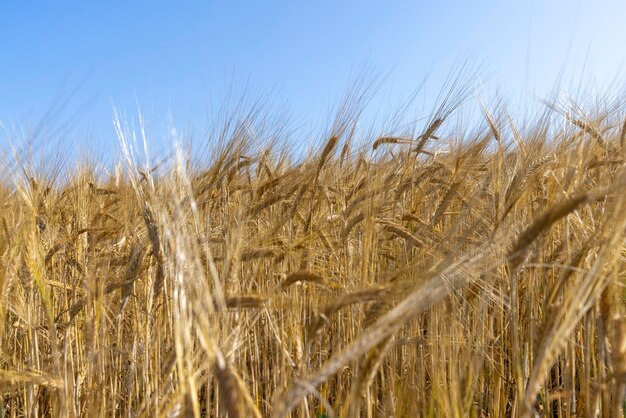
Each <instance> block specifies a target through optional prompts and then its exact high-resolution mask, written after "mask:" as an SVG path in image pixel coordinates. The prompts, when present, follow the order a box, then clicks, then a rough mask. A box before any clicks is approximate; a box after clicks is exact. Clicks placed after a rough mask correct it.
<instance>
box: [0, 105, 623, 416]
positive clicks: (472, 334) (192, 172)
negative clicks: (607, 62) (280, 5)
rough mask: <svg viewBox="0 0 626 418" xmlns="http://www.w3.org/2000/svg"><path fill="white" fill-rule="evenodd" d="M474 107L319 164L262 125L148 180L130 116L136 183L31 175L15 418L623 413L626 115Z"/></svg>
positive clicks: (22, 213) (16, 215) (335, 140)
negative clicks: (481, 125) (465, 119)
mask: <svg viewBox="0 0 626 418" xmlns="http://www.w3.org/2000/svg"><path fill="white" fill-rule="evenodd" d="M451 102H452V103H451V104H448V105H447V106H442V107H441V108H440V109H439V110H438V111H437V112H436V114H435V115H434V116H433V117H432V118H431V119H430V121H429V122H428V123H427V124H426V126H425V128H424V130H423V132H420V133H419V134H418V135H414V136H411V137H404V136H402V137H400V136H389V135H386V136H382V137H380V138H378V139H375V141H372V142H371V143H370V144H369V145H368V146H367V147H357V146H353V145H351V144H353V143H355V141H356V140H357V139H358V138H355V137H354V135H355V131H354V129H353V126H354V123H355V120H353V119H351V118H350V117H349V115H348V116H346V114H341V115H340V117H338V119H337V122H336V123H335V124H334V125H333V127H332V130H331V132H330V135H329V136H328V138H329V139H328V140H327V141H326V142H325V143H324V144H323V145H322V146H321V147H320V151H319V152H318V153H316V154H310V155H309V156H307V157H305V158H301V159H297V160H295V159H293V158H290V157H289V155H288V153H287V152H286V151H284V150H283V149H281V148H279V147H276V146H274V145H272V144H271V141H268V143H267V145H266V146H265V147H264V148H259V147H258V146H257V147H255V146H252V145H251V140H250V137H249V135H250V132H251V131H255V129H250V126H253V125H254V121H251V120H250V118H249V117H248V118H244V119H243V120H241V121H238V120H235V121H232V125H229V127H228V128H225V129H224V130H223V131H222V133H221V138H222V140H220V141H216V142H215V144H214V145H213V149H212V151H211V155H210V159H209V161H205V162H204V164H202V165H199V166H195V165H192V164H190V163H189V161H188V159H187V157H186V156H185V155H184V154H183V153H182V152H179V154H178V155H177V156H175V157H172V158H171V159H170V160H168V161H166V163H164V164H162V165H160V166H158V167H156V168H155V169H154V170H150V169H146V170H143V169H141V168H140V166H139V165H138V164H137V162H136V161H137V160H136V157H135V152H136V151H135V150H134V148H133V147H134V146H135V145H136V144H135V143H134V141H133V140H131V139H130V138H132V135H133V134H134V133H133V132H129V130H128V129H126V128H125V127H124V126H123V125H122V123H121V122H120V121H119V120H118V122H117V129H118V136H119V138H120V142H121V144H122V149H123V151H124V152H123V155H124V161H125V164H124V170H117V172H116V174H114V175H111V176H109V177H107V178H104V179H103V178H102V176H99V175H98V173H97V172H96V168H95V167H82V168H81V169H80V170H78V171H76V174H75V175H73V176H71V177H70V178H69V179H68V180H67V181H64V182H59V181H58V179H53V178H51V176H49V175H48V174H46V173H44V172H36V171H33V170H32V169H29V167H27V166H26V165H22V166H21V167H20V169H21V171H22V172H23V173H25V174H23V175H21V176H15V177H14V178H13V179H11V180H12V181H13V182H12V183H11V182H9V179H8V178H7V179H5V180H6V181H5V183H4V184H3V185H2V187H1V188H0V205H1V207H2V210H1V212H0V214H1V215H0V216H1V218H2V219H1V221H2V228H1V229H2V231H1V232H0V317H2V321H3V322H2V323H3V325H2V327H1V328H0V416H7V417H14V416H15V417H16V416H24V415H29V416H86V417H91V416H124V417H125V416H129V417H130V416H164V417H175V416H230V417H249V416H257V417H260V416H274V417H283V416H300V417H317V416H321V415H326V416H338V417H357V416H367V417H372V416H379V417H387V416H402V417H414V416H433V417H434V416H437V417H443V416H450V417H464V416H474V417H481V416H492V417H497V416H522V417H530V416H534V415H535V414H540V415H544V414H545V415H546V416H563V417H565V416H614V417H621V416H622V405H623V401H624V399H623V398H624V389H625V385H626V322H625V318H624V312H625V307H626V305H625V299H624V289H623V283H624V281H625V280H626V268H625V266H626V246H625V235H626V202H625V199H626V193H625V192H624V190H626V169H625V165H624V158H625V157H626V144H625V135H626V132H625V129H624V128H625V127H626V125H625V124H624V117H623V115H621V114H620V107H618V106H613V107H610V106H605V107H600V106H599V107H598V108H597V109H596V111H595V112H591V113H589V114H588V115H587V116H583V115H582V114H576V113H575V112H569V111H567V112H565V111H563V109H562V108H559V109H556V110H557V111H556V112H554V113H551V114H548V113H546V114H545V115H540V116H538V117H537V120H535V121H534V123H531V124H528V126H525V127H524V129H518V128H517V127H516V125H515V124H514V122H513V121H512V120H511V118H508V117H507V114H506V112H505V111H504V110H503V109H502V108H498V109H496V110H495V111H494V112H493V113H490V112H488V111H487V110H485V111H484V116H485V121H486V123H485V129H483V130H475V131H474V132H471V133H467V132H466V133H463V132H458V131H454V130H450V129H448V131H445V130H444V129H443V128H442V127H443V125H444V122H445V121H446V119H447V118H449V117H450V115H451V114H452V110H453V109H454V107H455V106H456V105H457V104H458V103H454V100H452V101H451ZM607 109H608V110H607ZM589 115H591V116H589ZM233 126H234V128H233ZM257 128H258V127H257ZM256 132H258V129H257V130H256ZM267 135H268V137H271V132H270V133H268V134H267Z"/></svg>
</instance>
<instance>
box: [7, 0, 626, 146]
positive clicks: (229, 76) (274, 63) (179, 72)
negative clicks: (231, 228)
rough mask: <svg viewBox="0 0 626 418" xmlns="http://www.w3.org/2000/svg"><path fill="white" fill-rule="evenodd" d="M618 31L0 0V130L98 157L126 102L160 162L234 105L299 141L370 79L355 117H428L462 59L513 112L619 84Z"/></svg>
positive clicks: (281, 10)
mask: <svg viewBox="0 0 626 418" xmlns="http://www.w3.org/2000/svg"><path fill="white" fill-rule="evenodd" d="M625 17H626V2H624V1H621V0H612V1H608V0H598V1H590V0H587V1H583V0H572V1H565V0H555V1H547V0H546V1H539V0H535V1H516V2H508V1H476V2H470V1H453V0H444V1H429V2H426V1H393V2H392V1H385V2H383V1H376V2H375V1H358V2H357V1H315V2H313V1H308V2H296V1H263V2H261V1H259V2H244V1H205V2H194V1H180V2H161V1H151V2H147V1H133V2H121V1H110V2H82V1H31V2H8V1H2V0H0V63H1V64H0V121H1V122H2V123H3V125H4V126H5V127H7V126H8V127H11V129H13V127H16V128H19V129H21V130H22V131H23V132H24V133H28V132H30V131H32V130H33V129H34V127H35V126H37V125H38V123H39V122H41V121H43V122H44V124H45V125H46V126H52V127H57V128H59V127H70V128H71V131H73V132H74V133H73V134H72V135H69V134H68V133H67V132H68V131H59V129H56V131H55V130H54V129H52V128H51V130H50V132H56V133H57V134H58V132H63V135H68V136H71V138H72V141H74V143H75V145H77V146H78V147H80V146H87V147H88V148H90V149H92V150H95V151H100V152H105V153H109V152H114V150H115V149H116V147H117V145H116V144H117V142H116V139H115V135H114V130H113V127H112V105H115V106H117V107H118V108H119V109H120V110H121V112H122V114H123V115H125V116H124V117H126V118H128V119H130V118H131V117H132V116H133V115H134V112H135V110H136V102H137V101H138V102H139V104H140V106H141V108H142V110H143V112H144V113H145V115H146V118H147V120H148V124H149V132H150V133H152V136H153V139H152V141H153V142H154V143H155V145H156V147H157V148H159V149H161V148H163V147H164V146H165V145H164V144H165V141H166V139H165V138H167V132H168V126H169V125H170V124H174V125H175V126H177V127H179V128H181V129H183V130H184V131H185V132H193V133H194V137H195V138H198V139H200V138H201V136H202V132H204V129H205V128H206V126H207V123H208V121H209V120H210V116H208V114H209V113H210V109H212V108H215V107H216V106H219V104H220V103H222V102H223V101H224V100H225V97H226V96H227V94H228V93H229V92H233V95H234V96H237V95H238V94H241V93H242V92H243V91H246V92H247V93H246V94H247V95H248V97H260V98H262V100H264V101H266V102H268V103H269V104H268V106H270V107H272V108H276V109H277V111H278V110H285V111H286V112H287V114H288V115H289V117H290V120H291V121H292V123H291V126H292V127H294V128H295V129H300V132H301V133H302V138H305V137H306V136H307V132H309V129H313V127H319V126H321V125H323V124H324V123H325V122H327V121H328V119H329V113H330V112H331V109H332V108H333V106H334V105H336V104H337V103H338V102H339V99H340V98H341V97H342V94H343V93H344V92H345V91H346V88H347V87H349V83H350V80H353V79H354V78H355V74H357V75H358V74H362V73H365V74H367V75H368V77H370V78H372V79H374V76H375V75H376V74H378V75H380V76H382V83H381V84H380V87H379V88H378V90H377V91H378V93H377V94H376V96H375V97H374V99H373V100H372V102H370V104H369V106H368V111H367V112H366V115H365V120H366V121H374V120H376V118H377V117H382V116H381V115H383V116H384V114H385V112H388V111H390V110H392V109H393V108H394V106H397V105H398V104H399V103H401V102H402V100H403V99H406V98H407V97H408V96H409V95H410V94H411V93H412V92H413V90H414V89H415V88H416V87H417V86H418V85H419V84H420V83H421V82H422V81H423V80H424V79H426V85H425V87H424V89H423V90H422V91H421V93H420V94H419V95H418V96H417V99H416V102H418V104H419V105H420V106H423V107H424V109H425V110H424V111H426V110H429V109H430V107H431V106H432V104H433V102H434V100H435V98H436V96H437V93H439V90H440V87H441V84H442V83H443V82H444V80H445V78H446V75H447V74H448V73H449V71H450V70H451V69H452V68H453V66H454V65H455V63H458V62H459V61H462V60H465V59H469V60H470V61H471V62H472V63H473V65H474V66H476V67H477V66H480V68H481V72H480V75H481V77H478V78H477V79H476V80H475V81H476V83H477V84H483V85H484V87H483V90H482V93H481V94H482V95H484V96H485V99H489V98H490V97H491V96H493V94H494V93H495V92H496V91H498V92H499V94H500V95H502V96H504V97H505V98H507V99H508V100H509V101H511V103H524V102H525V101H528V100H532V97H533V96H534V95H536V96H539V97H541V96H545V95H547V94H548V92H549V91H550V90H551V89H552V87H553V85H554V81H555V79H556V78H557V76H558V75H559V73H562V74H563V76H564V79H565V81H564V84H565V86H564V87H567V85H568V83H570V84H571V86H577V85H580V84H581V80H584V83H585V85H586V86H588V85H591V81H593V83H595V84H596V85H597V86H598V88H599V89H602V88H606V86H609V85H613V84H615V83H616V84H617V85H619V86H622V84H623V83H622V82H623V78H622V74H623V73H624V69H625V68H626V67H625V64H626V48H624V46H623V40H624V39H626V25H624V18H625ZM581 77H582V78H581ZM418 113H419V112H416V114H415V115H411V117H414V116H415V117H418V116H422V115H419V114H418ZM46 115H47V117H46ZM0 138H2V137H1V136H0ZM2 140H4V139H2Z"/></svg>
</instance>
